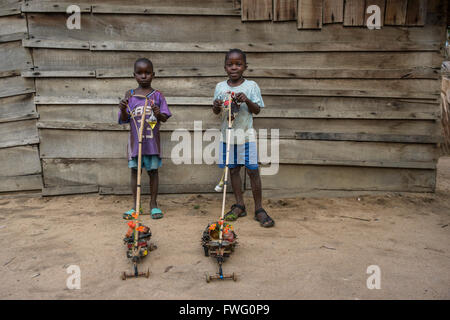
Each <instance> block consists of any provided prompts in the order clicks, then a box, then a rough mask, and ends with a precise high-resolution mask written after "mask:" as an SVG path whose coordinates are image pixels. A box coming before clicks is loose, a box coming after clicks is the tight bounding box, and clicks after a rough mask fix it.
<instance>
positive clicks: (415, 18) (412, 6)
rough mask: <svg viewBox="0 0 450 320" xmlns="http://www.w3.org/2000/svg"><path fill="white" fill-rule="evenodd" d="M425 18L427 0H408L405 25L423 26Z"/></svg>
mask: <svg viewBox="0 0 450 320" xmlns="http://www.w3.org/2000/svg"><path fill="white" fill-rule="evenodd" d="M426 18H427V0H408V9H407V12H406V25H407V26H424V25H425V20H426Z"/></svg>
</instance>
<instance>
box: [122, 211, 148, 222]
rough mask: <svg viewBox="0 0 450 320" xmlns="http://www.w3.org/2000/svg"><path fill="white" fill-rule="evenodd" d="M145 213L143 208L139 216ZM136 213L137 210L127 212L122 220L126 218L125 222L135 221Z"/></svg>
mask: <svg viewBox="0 0 450 320" xmlns="http://www.w3.org/2000/svg"><path fill="white" fill-rule="evenodd" d="M143 212H144V211H143V210H142V208H140V209H139V214H142V213H143ZM135 213H136V210H134V209H130V210H128V211H127V212H125V213H124V214H123V216H122V218H124V219H125V220H133V214H135Z"/></svg>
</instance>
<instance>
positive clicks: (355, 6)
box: [344, 0, 366, 27]
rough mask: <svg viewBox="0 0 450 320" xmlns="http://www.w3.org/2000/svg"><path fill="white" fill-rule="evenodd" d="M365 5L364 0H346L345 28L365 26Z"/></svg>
mask: <svg viewBox="0 0 450 320" xmlns="http://www.w3.org/2000/svg"><path fill="white" fill-rule="evenodd" d="M365 10H366V7H365V3H364V1H362V0H346V1H345V9H344V26H348V27H349V26H350V27H355V26H363V25H364V16H365Z"/></svg>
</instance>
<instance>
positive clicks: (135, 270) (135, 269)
mask: <svg viewBox="0 0 450 320" xmlns="http://www.w3.org/2000/svg"><path fill="white" fill-rule="evenodd" d="M138 274H139V272H138V267H137V264H135V265H134V275H135V276H136V277H137V276H138Z"/></svg>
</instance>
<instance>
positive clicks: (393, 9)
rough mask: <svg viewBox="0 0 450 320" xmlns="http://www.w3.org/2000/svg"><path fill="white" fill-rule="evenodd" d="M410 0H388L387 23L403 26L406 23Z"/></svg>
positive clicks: (385, 20)
mask: <svg viewBox="0 0 450 320" xmlns="http://www.w3.org/2000/svg"><path fill="white" fill-rule="evenodd" d="M407 6H408V0H386V15H385V19H384V24H385V25H388V26H389V25H394V26H402V25H405V23H406V12H407Z"/></svg>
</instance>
